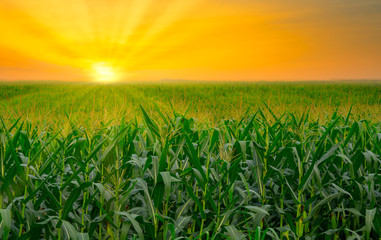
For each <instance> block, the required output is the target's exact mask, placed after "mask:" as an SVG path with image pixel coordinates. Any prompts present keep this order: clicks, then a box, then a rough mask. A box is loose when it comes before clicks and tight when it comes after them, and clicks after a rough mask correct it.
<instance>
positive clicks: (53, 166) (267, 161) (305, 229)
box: [0, 82, 381, 239]
mask: <svg viewBox="0 0 381 240" xmlns="http://www.w3.org/2000/svg"><path fill="white" fill-rule="evenodd" d="M0 114H1V115H0V116H1V123H0V141H1V142H0V143H1V144H0V160H1V163H0V164H1V165H0V172H1V175H0V184H1V185H0V219H1V223H0V234H1V236H2V238H3V239H40V238H41V239H381V217H380V216H381V174H380V173H381V166H380V164H381V160H380V159H381V157H380V156H381V84H380V83H379V82H364V83H360V82H334V83H311V82H310V83H308V82H305V83H253V84H249V83H235V84H233V83H144V84H143V83H141V84H137V83H136V84H132V83H131V84H114V85H95V84H85V83H75V84H74V83H73V84H61V83H57V84H42V83H39V84H16V83H13V84H5V83H3V84H1V85H0Z"/></svg>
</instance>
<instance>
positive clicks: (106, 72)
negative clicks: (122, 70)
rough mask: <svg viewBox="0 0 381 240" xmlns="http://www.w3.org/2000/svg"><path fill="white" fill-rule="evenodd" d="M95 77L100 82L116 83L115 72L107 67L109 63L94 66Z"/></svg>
mask: <svg viewBox="0 0 381 240" xmlns="http://www.w3.org/2000/svg"><path fill="white" fill-rule="evenodd" d="M93 71H94V77H95V79H96V81H99V82H113V81H116V80H117V78H116V73H115V70H114V69H113V68H112V67H110V66H109V65H107V63H104V62H100V63H96V64H94V65H93Z"/></svg>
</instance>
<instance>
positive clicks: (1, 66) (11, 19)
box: [0, 0, 381, 81]
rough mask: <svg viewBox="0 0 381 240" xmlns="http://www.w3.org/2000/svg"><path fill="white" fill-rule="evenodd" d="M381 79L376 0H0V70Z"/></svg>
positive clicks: (38, 75) (8, 74)
mask: <svg viewBox="0 0 381 240" xmlns="http://www.w3.org/2000/svg"><path fill="white" fill-rule="evenodd" d="M99 65H102V66H107V68H109V69H111V70H112V71H113V72H115V74H116V78H115V79H117V80H124V81H128V80H134V81H136V80H160V79H189V80H319V79H321V80H328V79H381V1H379V0H303V1H300V0H288V1H267V0H62V1H52V0H33V1H32V0H1V1H0V79H2V80H96V79H97V73H96V70H94V66H99Z"/></svg>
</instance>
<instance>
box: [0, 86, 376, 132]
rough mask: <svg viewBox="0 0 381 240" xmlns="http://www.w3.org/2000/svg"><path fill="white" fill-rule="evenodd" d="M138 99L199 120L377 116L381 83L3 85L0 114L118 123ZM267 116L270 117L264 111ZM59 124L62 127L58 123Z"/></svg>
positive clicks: (133, 113)
mask: <svg viewBox="0 0 381 240" xmlns="http://www.w3.org/2000/svg"><path fill="white" fill-rule="evenodd" d="M139 103H140V104H141V105H142V106H144V107H145V108H146V109H147V111H149V112H151V110H153V109H154V103H155V104H157V105H158V106H159V107H160V109H161V110H162V111H172V107H173V109H174V110H175V111H177V112H178V113H179V114H186V116H188V117H192V118H196V119H198V121H199V122H214V123H215V122H218V121H219V120H221V119H231V118H235V119H238V118H240V117H242V116H243V115H244V114H245V113H246V111H247V110H248V108H249V107H250V110H249V112H248V114H249V115H250V114H253V113H254V112H256V111H257V110H258V109H261V110H262V111H263V112H264V114H266V116H267V115H268V114H270V113H269V111H268V109H267V108H266V106H265V104H266V105H267V106H268V107H269V108H270V109H271V110H272V111H273V113H274V114H276V115H278V116H280V115H282V114H283V113H288V112H290V113H295V114H297V115H301V114H303V112H305V111H306V112H309V115H310V117H311V118H312V119H317V118H320V119H322V120H325V119H326V118H327V117H330V115H331V114H332V112H333V111H334V110H335V109H336V108H337V109H338V112H339V113H341V114H344V115H345V114H347V113H348V111H349V109H350V107H351V106H352V105H353V109H352V114H353V116H354V117H355V118H365V119H372V120H380V119H381V84H380V83H378V84H377V83H375V82H373V83H372V82H367V83H363V84H359V83H358V82H354V83H353V82H352V83H351V82H349V83H339V82H335V83H332V84H330V83H254V84H249V83H238V84H234V83H201V84H198V83H142V84H124V85H122V84H119V85H117V84H115V85H95V84H50V85H49V84H24V85H23V84H1V85H0V113H1V115H2V116H3V117H4V118H5V119H17V118H18V117H20V116H21V117H22V118H23V119H30V120H31V121H33V122H34V123H37V122H47V123H57V122H61V123H64V125H65V123H68V122H69V121H68V119H70V120H71V121H73V122H76V123H77V124H84V125H86V126H88V127H94V126H99V124H100V122H108V121H112V122H113V123H120V121H121V120H122V119H126V120H131V119H135V118H138V119H140V118H141V114H140V112H139ZM268 116H270V115H268ZM60 126H63V125H62V124H60Z"/></svg>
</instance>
